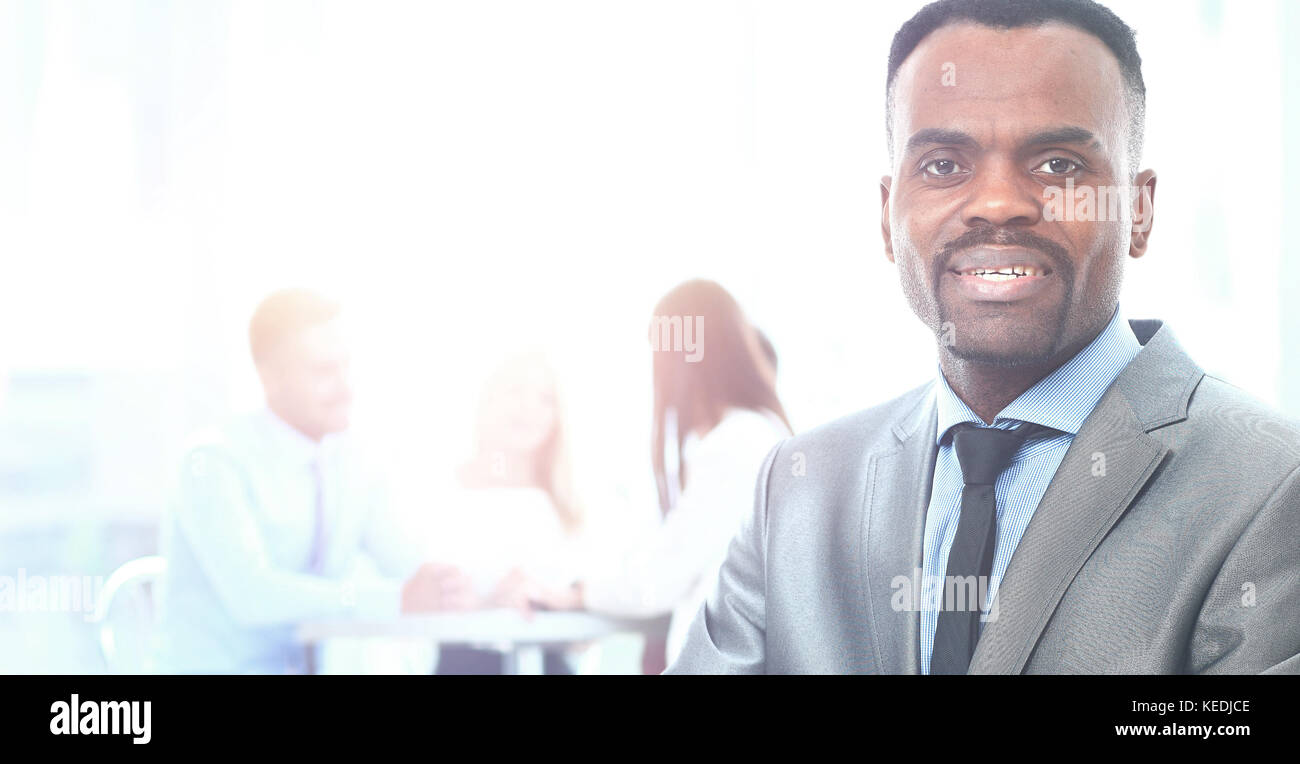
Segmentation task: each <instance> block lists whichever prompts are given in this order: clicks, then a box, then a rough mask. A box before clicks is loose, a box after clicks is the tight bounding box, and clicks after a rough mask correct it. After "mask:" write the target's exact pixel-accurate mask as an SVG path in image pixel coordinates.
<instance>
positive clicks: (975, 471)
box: [952, 422, 1060, 485]
mask: <svg viewBox="0 0 1300 764" xmlns="http://www.w3.org/2000/svg"><path fill="white" fill-rule="evenodd" d="M1059 432H1060V431H1059V430H1054V429H1052V428H1051V427H1044V426H1043V425H1040V424H1033V423H1032V422H1024V423H1022V424H1021V425H1020V426H1019V427H1017V428H1016V429H1014V430H999V429H997V428H994V427H980V426H979V425H976V424H973V423H971V422H962V423H961V424H958V425H955V426H954V427H953V430H952V433H953V434H952V445H953V448H955V449H956V450H957V461H958V462H959V463H960V464H961V475H962V480H964V481H965V482H966V485H993V484H994V483H996V482H997V479H998V475H1000V474H1002V471H1003V470H1005V469H1006V468H1007V465H1009V464H1011V458H1012V457H1013V456H1015V455H1016V451H1019V450H1020V446H1021V445H1022V444H1024V443H1025V442H1026V441H1029V440H1034V439H1036V438H1041V437H1051V436H1054V435H1056V434H1058V433H1059Z"/></svg>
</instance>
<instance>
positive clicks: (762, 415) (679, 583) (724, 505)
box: [530, 280, 791, 673]
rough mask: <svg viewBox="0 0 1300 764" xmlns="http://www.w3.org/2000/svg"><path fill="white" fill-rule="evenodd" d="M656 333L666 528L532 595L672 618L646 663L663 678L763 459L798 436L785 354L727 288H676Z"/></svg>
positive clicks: (657, 467) (706, 284) (659, 479)
mask: <svg viewBox="0 0 1300 764" xmlns="http://www.w3.org/2000/svg"><path fill="white" fill-rule="evenodd" d="M651 332H652V338H651V339H652V363H653V369H654V371H653V374H654V404H653V409H652V412H653V413H652V416H653V443H652V448H651V452H650V459H651V466H652V469H653V472H654V476H655V481H656V483H657V485H658V489H659V491H658V492H659V509H660V512H661V516H662V521H661V523H660V524H659V525H658V526H657V528H656V529H655V530H654V532H653V533H651V534H650V535H648V536H647V537H645V538H642V539H639V540H637V542H636V543H635V544H634V545H633V547H632V548H630V549H628V550H626V553H625V554H623V555H621V556H620V557H619V558H618V562H617V563H613V564H609V565H605V566H602V567H601V568H599V569H594V570H591V571H589V572H588V573H587V574H586V575H585V576H584V577H583V579H582V580H581V581H580V582H578V583H576V584H574V585H573V586H572V587H570V588H569V589H567V590H556V589H553V588H550V587H548V586H546V585H543V584H539V585H538V586H537V588H536V589H535V590H534V591H532V592H531V593H530V597H531V598H532V599H533V600H534V601H536V602H537V603H538V604H539V605H541V606H543V607H547V608H552V609H577V608H585V609H588V610H591V611H595V612H601V613H606V614H609V615H616V616H624V617H653V616H657V615H664V614H671V622H670V626H669V631H668V637H667V640H666V642H664V641H649V642H648V643H647V645H646V650H645V654H644V656H643V660H642V670H643V671H644V672H646V673H659V672H660V671H662V670H663V669H664V667H665V666H666V665H667V664H668V663H670V662H671V661H672V660H673V659H674V658H675V657H676V654H677V652H678V651H679V650H680V648H681V645H682V642H683V641H684V639H685V636H686V629H687V627H688V626H689V625H690V621H691V619H692V618H694V617H695V615H696V613H697V612H698V611H699V609H700V607H701V606H702V605H703V604H704V601H705V599H706V598H707V597H708V594H709V592H710V591H711V590H712V588H713V584H714V580H715V579H716V578H717V574H718V569H719V568H720V567H721V565H722V561H723V559H724V558H725V557H726V552H727V546H728V544H729V543H730V541H731V538H732V536H733V535H735V533H736V531H737V530H738V529H739V528H740V525H741V522H742V520H743V518H744V517H745V515H746V514H747V513H748V512H749V511H750V508H751V506H752V503H753V491H754V481H755V479H756V476H757V475H758V473H759V470H760V468H761V467H762V462H763V459H764V457H765V456H766V455H767V453H768V451H770V450H771V448H772V446H774V445H775V444H776V443H777V442H779V441H780V440H781V439H783V438H785V437H788V436H789V435H790V434H791V431H790V424H789V421H788V420H787V419H786V415H785V409H784V408H783V407H782V405H781V401H780V399H779V398H778V397H777V393H776V363H775V351H773V350H772V348H771V345H770V344H769V343H767V342H766V339H765V338H764V337H763V336H762V335H761V334H760V333H759V332H758V330H757V329H755V328H754V326H753V325H751V324H750V322H749V320H748V319H747V318H746V316H745V314H744V312H743V311H742V310H741V309H740V306H739V305H738V304H737V303H736V301H735V299H733V298H732V296H731V295H730V294H729V293H728V292H727V291H726V290H725V289H723V288H722V287H721V286H719V285H718V284H716V283H714V282H712V281H703V280H696V281H688V282H686V283H684V284H681V285H679V286H677V287H676V288H674V289H673V290H672V291H670V292H669V293H668V294H667V295H665V296H664V297H663V298H662V299H661V300H660V301H659V304H658V305H657V306H655V310H654V314H653V317H652V323H651ZM683 332H684V333H683Z"/></svg>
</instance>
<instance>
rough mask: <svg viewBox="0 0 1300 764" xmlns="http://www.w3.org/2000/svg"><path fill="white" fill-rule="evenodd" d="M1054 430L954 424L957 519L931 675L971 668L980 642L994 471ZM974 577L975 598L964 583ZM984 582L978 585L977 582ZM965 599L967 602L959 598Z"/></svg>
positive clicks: (993, 542)
mask: <svg viewBox="0 0 1300 764" xmlns="http://www.w3.org/2000/svg"><path fill="white" fill-rule="evenodd" d="M1059 432H1060V431H1059V430H1054V429H1052V428H1050V427H1044V426H1042V425H1038V424H1032V423H1030V422H1025V423H1023V424H1021V425H1020V426H1019V427H1017V428H1016V429H1014V430H998V429H994V428H992V427H980V426H977V425H975V424H972V423H970V422H963V423H961V424H958V425H955V426H954V427H953V429H952V433H953V434H952V444H953V448H955V449H956V451H957V461H958V462H960V463H961V474H962V481H963V482H964V483H965V486H964V487H963V488H962V489H961V518H960V519H959V520H958V521H957V536H956V538H954V539H953V542H952V549H951V550H950V551H949V552H948V570H947V571H946V574H945V578H944V587H943V594H944V599H943V605H942V609H941V610H940V611H939V622H938V624H937V625H936V626H935V630H934V649H933V650H932V651H931V654H930V673H931V674H965V673H966V670H967V669H968V668H969V667H970V659H971V656H972V655H974V654H975V644H976V643H977V642H978V641H979V633H980V632H979V619H980V608H981V606H982V604H983V603H982V602H981V601H980V598H979V596H978V594H982V593H983V592H984V591H985V587H987V586H988V581H989V577H990V576H991V575H992V573H993V554H994V552H995V551H996V550H997V543H998V522H997V516H998V503H997V497H996V496H995V495H994V491H993V485H994V484H995V483H996V482H997V479H998V475H1000V474H1002V471H1003V470H1005V469H1006V468H1007V466H1008V465H1009V464H1011V458H1012V457H1013V456H1015V454H1016V451H1018V450H1020V446H1021V445H1022V444H1023V443H1024V442H1025V441H1028V440H1033V439H1035V438H1041V437H1045V436H1046V437H1051V436H1053V435H1057V434H1059ZM972 578H973V579H974V581H975V582H976V584H977V585H976V587H975V588H974V592H975V594H976V596H972V597H969V598H966V597H962V596H960V594H958V596H956V597H952V598H950V597H949V596H948V595H949V594H950V593H952V592H954V591H956V592H958V593H963V592H970V591H971V590H970V588H968V587H967V586H966V585H965V582H967V581H969V580H971V579H972ZM980 582H983V586H979V583H980ZM962 600H966V601H964V602H963V601H962Z"/></svg>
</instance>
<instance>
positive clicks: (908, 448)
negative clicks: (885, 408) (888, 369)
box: [858, 386, 938, 674]
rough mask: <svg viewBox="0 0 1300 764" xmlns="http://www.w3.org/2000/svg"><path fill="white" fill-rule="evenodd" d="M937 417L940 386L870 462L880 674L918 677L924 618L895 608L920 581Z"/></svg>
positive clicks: (870, 565)
mask: <svg viewBox="0 0 1300 764" xmlns="http://www.w3.org/2000/svg"><path fill="white" fill-rule="evenodd" d="M937 426H938V412H937V410H936V408H935V405H934V395H933V386H928V387H927V388H926V392H925V394H924V395H922V396H921V399H920V401H919V402H918V404H917V405H916V406H915V407H914V408H913V409H912V410H911V411H910V412H908V414H906V415H905V416H904V417H902V418H901V419H900V420H899V421H898V422H897V423H896V424H895V425H894V426H893V428H892V429H893V435H894V440H895V445H894V447H893V448H890V449H885V450H881V451H878V452H876V453H874V454H871V455H870V456H868V458H867V467H866V484H867V485H866V495H865V496H864V498H863V524H862V538H863V545H864V547H865V549H866V554H864V555H859V557H858V559H859V560H860V561H863V563H864V565H865V566H866V570H865V571H864V573H865V575H864V576H863V577H862V579H863V580H865V582H866V592H865V597H866V607H867V613H868V616H869V618H868V621H869V623H870V624H871V629H872V634H871V639H872V643H873V644H874V646H875V650H876V660H877V663H878V665H879V667H880V673H885V674H918V673H920V671H921V659H920V641H919V634H920V623H921V621H920V612H919V611H917V610H915V609H910V610H901V611H900V610H897V609H895V608H894V607H893V602H894V600H895V596H896V595H897V594H898V593H899V587H895V586H894V585H893V584H894V582H895V580H896V579H897V577H899V576H905V577H906V580H907V581H908V582H909V583H910V582H912V581H915V580H918V579H919V576H920V570H921V546H922V540H923V536H924V533H925V512H926V508H927V506H928V505H929V501H930V484H931V481H932V480H933V477H934V462H935V457H936V455H937V452H938V449H937V447H936V446H935V444H934V436H935V428H936V427H937Z"/></svg>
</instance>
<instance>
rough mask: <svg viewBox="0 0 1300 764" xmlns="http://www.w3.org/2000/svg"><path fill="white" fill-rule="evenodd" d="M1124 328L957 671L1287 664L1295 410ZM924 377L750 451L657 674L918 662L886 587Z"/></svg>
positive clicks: (916, 570) (1294, 648)
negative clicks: (1100, 388) (742, 506)
mask: <svg viewBox="0 0 1300 764" xmlns="http://www.w3.org/2000/svg"><path fill="white" fill-rule="evenodd" d="M1129 323H1130V326H1131V328H1132V329H1133V333H1134V334H1135V335H1136V336H1137V338H1138V341H1139V342H1140V343H1142V345H1143V348H1142V351H1141V352H1140V353H1139V354H1138V355H1137V357H1136V358H1134V359H1133V361H1132V362H1131V363H1130V364H1129V365H1128V366H1127V367H1126V368H1125V369H1124V371H1123V372H1122V373H1121V374H1120V376H1119V377H1118V378H1117V379H1116V380H1115V382H1114V384H1112V385H1111V387H1110V389H1108V390H1107V391H1106V394H1105V396H1104V397H1103V398H1102V399H1101V401H1100V402H1099V403H1098V404H1097V407H1096V409H1095V410H1094V411H1093V412H1092V414H1091V415H1089V417H1088V419H1087V420H1086V421H1085V422H1084V424H1083V427H1082V429H1081V430H1080V431H1079V433H1078V434H1077V435H1076V436H1075V438H1074V441H1073V442H1072V443H1071V445H1070V448H1069V450H1068V451H1067V452H1066V454H1065V457H1064V459H1063V460H1062V462H1061V465H1060V467H1059V468H1058V469H1057V471H1056V474H1055V475H1054V476H1053V478H1052V482H1051V484H1050V485H1049V486H1048V489H1047V492H1046V494H1045V495H1044V496H1043V499H1042V501H1041V502H1040V503H1039V505H1038V508H1037V510H1036V511H1035V513H1034V516H1033V519H1032V520H1031V522H1030V523H1029V527H1028V528H1027V529H1026V531H1025V534H1024V536H1023V537H1022V539H1021V541H1020V544H1019V546H1018V547H1017V548H1016V550H1015V554H1014V555H1013V556H1012V558H1011V562H1010V564H1009V566H1008V568H1007V571H1006V574H1005V576H1004V578H1003V579H1002V582H1001V585H1000V587H999V589H998V592H997V597H996V605H997V618H996V620H992V621H990V622H988V623H987V624H986V625H985V627H984V632H983V635H982V636H981V638H980V640H979V644H978V646H977V648H976V651H975V655H974V658H973V659H972V661H971V666H970V673H972V674H1016V673H1143V674H1164V673H1254V672H1272V673H1300V423H1297V422H1295V421H1293V420H1289V419H1286V418H1283V417H1282V416H1280V415H1279V414H1276V413H1274V412H1273V411H1271V410H1269V409H1268V408H1266V407H1265V406H1263V405H1262V404H1260V403H1258V402H1256V401H1255V400H1254V399H1252V398H1250V397H1248V396H1247V395H1246V394H1245V393H1243V392H1241V391H1239V390H1237V389H1236V388H1233V387H1231V386H1230V385H1228V384H1227V383H1225V382H1223V381H1221V380H1219V379H1217V378H1215V377H1212V376H1209V375H1206V374H1205V373H1204V372H1203V371H1202V370H1201V369H1200V368H1199V367H1198V366H1197V365H1196V363H1194V362H1193V361H1192V359H1191V358H1189V357H1188V356H1187V354H1186V353H1185V352H1184V351H1183V350H1182V348H1180V347H1179V345H1178V343H1177V341H1176V340H1175V339H1174V336H1173V334H1172V332H1171V331H1170V330H1169V328H1168V327H1164V326H1163V325H1162V322H1160V321H1130V322H1129ZM935 384H936V382H933V381H932V382H931V383H929V384H926V385H924V386H922V387H920V388H917V389H915V390H913V391H911V392H909V393H907V394H905V395H903V396H902V397H900V398H897V399H895V400H893V401H890V402H889V403H886V404H884V405H881V406H877V407H875V408H872V409H868V410H867V411H863V412H861V413H858V414H854V415H852V416H848V417H845V418H843V419H840V420H837V421H835V422H832V423H830V424H827V425H824V426H822V427H820V428H818V429H816V430H813V431H811V432H808V433H805V434H803V435H799V436H796V437H794V438H790V439H788V440H786V441H785V442H783V443H781V444H780V445H778V446H777V447H776V448H775V449H773V450H772V452H771V453H769V454H768V457H767V460H766V461H765V463H764V465H763V468H762V471H761V473H760V474H759V479H758V486H757V490H756V492H755V502H754V511H753V513H752V514H751V515H750V516H749V517H748V519H747V520H746V521H745V524H744V526H743V527H742V528H741V530H740V532H739V534H738V535H737V536H736V538H735V539H734V540H733V541H732V542H731V545H730V547H729V549H728V553H727V558H726V562H725V563H724V564H723V567H722V569H721V571H720V573H719V576H718V580H717V583H716V585H715V587H714V589H713V591H712V594H711V595H710V597H709V599H708V601H707V602H706V603H705V605H704V606H703V607H702V608H701V609H700V610H699V611H698V612H697V613H696V616H695V619H694V621H693V622H692V623H691V626H690V630H689V636H688V638H687V642H686V646H685V648H684V649H683V650H682V653H681V655H680V656H679V657H678V659H677V660H676V661H675V662H674V663H673V665H672V666H670V667H669V669H668V671H667V672H666V673H669V674H687V673H764V672H766V673H780V674H787V673H843V674H850V673H880V674H916V673H919V671H920V640H919V631H920V615H919V611H917V610H916V609H914V608H913V609H908V608H907V604H906V599H905V598H903V597H902V596H901V595H900V592H902V591H903V587H904V585H905V584H906V583H907V582H909V581H911V580H913V579H914V578H915V577H917V576H919V575H920V568H921V543H922V531H923V528H924V527H925V512H926V507H927V504H928V502H929V497H930V484H931V480H932V477H933V474H934V464H935V456H936V454H937V448H936V446H935V442H934V440H935V430H936V427H937V416H936V410H935V405H934V396H933V386H934V385H935ZM1103 459H1104V461H1103ZM1102 466H1104V469H1100V468H1101V467H1102ZM900 577H902V578H901V579H900ZM900 603H901V605H900Z"/></svg>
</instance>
